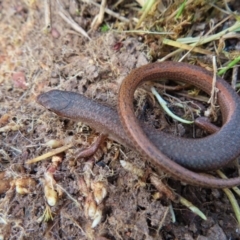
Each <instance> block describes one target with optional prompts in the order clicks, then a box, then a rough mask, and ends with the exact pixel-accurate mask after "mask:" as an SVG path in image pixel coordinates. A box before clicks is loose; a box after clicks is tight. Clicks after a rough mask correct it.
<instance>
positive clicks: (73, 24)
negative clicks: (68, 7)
mask: <svg viewBox="0 0 240 240" xmlns="http://www.w3.org/2000/svg"><path fill="white" fill-rule="evenodd" d="M59 15H60V16H61V17H62V19H63V20H64V21H66V22H67V23H68V24H69V25H70V26H71V27H72V28H73V29H74V30H75V31H77V32H79V33H81V34H82V35H83V36H84V37H86V38H88V39H89V40H91V38H90V37H89V36H88V34H87V33H86V32H85V30H83V28H81V27H80V26H79V25H78V24H77V23H76V22H74V20H73V19H72V18H71V16H70V15H69V16H66V15H64V13H63V12H61V11H60V12H59Z"/></svg>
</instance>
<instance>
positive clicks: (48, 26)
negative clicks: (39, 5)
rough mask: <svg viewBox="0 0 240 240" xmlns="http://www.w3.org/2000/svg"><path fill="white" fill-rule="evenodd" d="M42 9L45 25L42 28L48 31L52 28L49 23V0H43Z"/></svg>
mask: <svg viewBox="0 0 240 240" xmlns="http://www.w3.org/2000/svg"><path fill="white" fill-rule="evenodd" d="M44 10H45V27H44V30H47V31H50V30H51V28H52V24H51V8H50V2H49V0H45V1H44Z"/></svg>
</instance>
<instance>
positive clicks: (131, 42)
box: [0, 0, 240, 240]
mask: <svg viewBox="0 0 240 240" xmlns="http://www.w3.org/2000/svg"><path fill="white" fill-rule="evenodd" d="M47 2H48V1H38V2H36V1H34V0H25V1H15V0H13V1H0V19H1V21H0V31H1V35H0V63H1V66H0V69H1V71H0V171H1V173H0V181H1V182H0V239H99V240H101V239H102V240H104V239H109V240H115V239H116V240H117V239H128V240H130V239H136V240H138V239H139V240H140V239H148V240H150V239H169V240H170V239H186V240H191V239H198V240H206V239H232V240H233V239H240V226H239V224H238V222H237V220H236V216H235V215H234V212H233V209H232V206H231V204H230V202H229V200H228V198H227V196H226V195H225V193H224V191H222V190H217V189H205V188H199V187H195V186H189V185H185V184H182V183H180V182H178V181H173V180H171V178H167V176H166V175H161V176H160V175H158V179H157V181H159V184H160V183H161V179H163V182H164V183H168V184H169V186H170V187H171V189H172V190H173V191H174V192H175V193H176V194H179V195H181V196H182V197H184V198H186V199H187V200H188V201H190V202H191V203H192V204H194V205H195V206H196V207H198V208H199V209H200V210H201V211H202V212H203V213H204V214H205V215H206V217H207V220H203V219H202V218H200V217H199V216H197V215H196V214H195V213H193V212H192V211H190V210H189V209H188V208H187V207H186V206H183V205H182V204H181V203H179V201H171V200H170V199H171V196H166V195H167V194H163V195H164V196H165V197H161V193H159V192H158V190H157V188H156V186H155V185H154V184H153V182H152V181H150V178H149V175H148V174H147V173H149V172H151V173H155V170H154V166H152V165H151V164H150V163H149V162H148V161H145V160H144V159H143V157H142V156H141V155H139V154H138V153H136V152H134V151H132V150H130V149H128V148H126V147H124V146H122V145H120V144H118V143H117V142H113V141H111V140H109V139H107V140H105V141H104V143H103V144H102V145H101V148H100V149H99V150H98V151H97V153H96V154H95V155H94V156H92V157H88V158H84V159H83V158H81V159H76V156H77V154H78V153H79V152H81V150H82V149H85V148H87V147H88V146H90V145H91V143H93V142H94V141H95V140H96V137H97V133H96V132H95V131H94V129H90V128H89V127H88V125H87V123H80V122H76V121H72V120H68V119H65V118H61V117H59V116H57V115H55V114H53V113H51V112H49V111H47V110H46V109H44V108H43V107H42V106H40V105H39V104H37V102H36V97H37V96H38V95H39V94H40V93H42V92H46V91H49V90H51V89H60V90H68V91H74V92H78V93H82V94H84V95H85V96H86V97H89V98H92V99H94V100H96V101H99V102H103V103H105V104H107V105H109V106H111V107H113V108H115V107H116V105H117V97H116V96H117V93H118V89H119V86H120V84H121V82H122V80H123V79H124V77H126V76H127V75H128V74H129V72H130V71H131V70H132V69H134V68H136V67H140V66H142V65H145V64H147V63H148V62H151V61H156V60H157V59H159V58H161V57H164V56H166V55H167V54H169V53H170V52H171V51H173V48H171V47H169V46H168V47H166V46H164V45H163V44H162V39H163V36H159V35H156V36H155V35H148V34H136V33H128V32H123V30H129V29H134V26H135V25H136V21H135V20H134V19H136V18H139V9H140V6H139V5H138V4H137V2H135V1H120V4H119V5H117V6H115V7H114V4H116V2H117V1H108V7H109V8H110V9H112V10H113V11H115V12H116V13H118V14H119V15H121V16H125V20H127V21H126V22H124V20H121V19H116V18H115V17H113V16H111V15H109V14H105V16H104V22H103V23H102V24H100V26H98V27H97V28H96V29H93V28H92V27H91V23H92V21H93V19H94V17H95V16H96V15H97V14H98V13H99V8H98V7H96V6H94V5H92V4H90V3H84V2H82V1H57V0H53V1H51V3H50V5H51V17H50V20H51V28H49V25H48V22H47V21H48V20H49V18H47V17H46V16H47V8H46V5H44V4H45V3H47ZM160 2H162V1H158V3H159V5H161V4H160ZM180 2H182V1H180ZM180 2H179V1H175V5H174V4H173V3H171V1H163V3H162V4H165V6H169V5H170V4H172V5H173V6H175V10H176V6H179V5H180ZM196 2H199V4H198V5H197V6H198V8H199V11H197V12H196V14H195V15H194V17H195V18H196V19H198V20H196V21H195V22H194V23H193V24H195V25H193V24H192V25H191V24H190V23H189V22H190V21H189V19H186V20H184V21H183V20H182V22H181V27H180V25H177V24H176V23H175V25H174V24H173V27H172V28H170V27H169V28H167V27H166V28H165V27H164V26H165V25H164V24H166V23H164V21H162V18H160V17H159V18H158V17H156V15H157V14H159V11H160V10H159V9H160V7H159V5H158V7H157V8H156V9H155V12H154V13H152V15H151V18H148V19H147V20H146V26H145V27H146V29H148V28H147V27H149V28H150V26H151V27H153V24H152V23H151V21H153V19H154V21H155V24H156V22H157V21H158V22H157V26H158V27H156V25H154V26H155V28H154V29H155V31H157V30H158V31H164V32H173V33H174V36H172V39H174V38H175V37H176V36H177V35H178V36H182V37H183V36H184V34H187V33H188V34H190V32H194V31H195V32H197V31H200V30H198V29H201V31H202V30H203V29H204V28H208V27H209V25H208V24H210V23H205V21H209V19H212V20H213V21H215V23H218V22H220V21H221V20H222V19H224V18H225V17H226V16H227V15H225V13H224V12H223V11H220V10H219V9H217V8H214V7H213V6H211V5H209V4H207V3H206V2H205V1H196ZM213 2H214V4H215V5H216V6H218V7H219V8H224V4H223V1H213ZM232 2H233V1H232ZM231 7H232V8H234V9H233V10H239V9H240V8H239V6H238V5H237V3H236V4H232V5H231ZM203 9H204V10H205V12H204V11H201V10H203ZM195 10H196V9H195ZM171 11H172V12H173V10H171ZM188 11H189V12H191V11H192V12H193V9H191V8H190V7H189V8H188ZM172 12H170V13H172ZM189 12H188V14H189ZM61 13H62V14H63V13H64V14H65V16H67V17H68V19H69V16H71V18H72V20H73V21H74V22H76V25H77V26H81V27H82V28H83V29H85V30H86V31H87V34H88V35H87V36H83V35H82V34H81V33H79V31H77V30H76V29H74V28H73V25H72V24H70V23H69V22H66V21H65V20H64V19H63V17H62V15H61ZM170 13H168V15H170ZM204 14H205V15H204ZM206 14H207V18H206ZM163 15H164V14H163ZM187 16H188V15H185V17H186V18H187ZM156 19H158V20H156ZM206 19H207V20H206ZM169 21H170V20H169ZM233 21H234V19H232V18H230V19H228V21H227V22H225V23H224V24H222V25H224V26H222V25H221V26H220V27H221V29H223V28H224V27H226V26H229V25H231V24H232V23H233ZM173 22H174V21H173ZM151 24H152V25H151ZM169 24H170V23H169ZM168 26H170V25H168ZM158 28H159V29H158ZM190 29H191V31H190ZM219 31H221V30H219ZM181 34H182V35H181ZM175 35H176V36H175ZM167 36H168V35H167ZM170 36H171V35H170ZM164 37H166V35H164ZM168 37H169V36H168ZM169 38H170V37H169ZM235 41H236V39H235ZM228 44H229V43H228ZM231 44H232V43H231V42H230V45H231ZM207 47H208V48H209V49H211V50H213V49H214V45H211V46H210V47H209V46H207ZM207 47H206V48H207ZM215 47H216V46H215ZM213 51H214V50H213ZM182 55H183V54H182ZM182 55H177V56H174V57H172V58H170V59H169V60H173V61H177V60H179V59H180V57H181V56H182ZM184 61H185V62H189V63H193V64H197V65H201V66H204V67H207V68H209V66H211V61H212V60H211V57H208V56H206V55H204V56H202V55H197V54H195V55H194V54H192V55H191V54H190V55H188V56H187V57H186V58H185V60H184ZM218 61H222V62H221V63H222V64H223V63H224V61H226V60H224V58H221V60H218ZM210 70H211V69H210ZM238 79H239V78H238ZM137 96H138V99H139V100H140V103H139V104H138V106H137V107H138V110H139V111H140V110H142V108H143V107H144V106H145V105H151V101H150V100H149V99H151V97H149V93H147V92H146V90H145V89H141V90H139V91H138V94H137ZM148 102H150V104H149V103H148ZM202 105H203V108H206V106H205V104H202ZM159 111H160V113H159ZM176 111H177V113H178V111H179V110H176ZM151 113H152V112H151ZM153 113H154V114H155V115H158V116H160V120H159V121H161V124H160V125H161V127H163V128H164V127H166V126H167V131H171V132H174V131H175V128H176V125H177V124H174V123H173V122H172V121H171V120H169V119H167V118H165V117H164V115H163V113H162V112H161V110H159V109H158V110H154V111H153ZM179 113H180V114H182V112H181V111H180V112H179ZM149 115H150V118H151V117H152V115H151V114H149ZM153 121H155V118H154V120H153ZM169 123H171V124H169ZM169 125H170V126H169ZM178 127H179V128H183V129H184V126H182V125H181V124H179V126H178ZM186 132H187V130H183V135H184V134H187V133H186ZM188 134H189V133H188ZM200 134H202V132H201V133H200ZM61 147H63V148H64V147H65V149H64V150H61V151H59V152H56V153H54V152H53V153H52V151H54V149H59V148H61ZM46 153H49V155H48V156H45V157H43V160H42V161H38V162H35V163H31V164H28V163H27V161H29V160H31V159H34V158H36V157H39V156H42V155H43V154H46ZM121 161H126V162H127V163H131V164H133V165H130V166H129V167H127V168H124V167H123V166H122V164H121V163H123V162H121ZM142 170H143V171H144V174H143V173H142V172H141V171H142ZM139 171H140V173H139ZM136 172H137V173H136ZM236 172H237V170H236V168H234V167H229V168H228V169H227V171H225V173H227V174H228V176H229V177H232V176H233V175H234V174H235V175H236ZM138 173H139V174H138ZM157 174H159V173H157ZM236 198H237V201H238V203H240V199H239V197H237V196H236ZM174 217H175V221H174V220H173V218H174Z"/></svg>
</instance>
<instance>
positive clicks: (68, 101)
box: [37, 62, 240, 188]
mask: <svg viewBox="0 0 240 240" xmlns="http://www.w3.org/2000/svg"><path fill="white" fill-rule="evenodd" d="M161 78H165V79H170V80H177V81H182V82H185V83H188V84H192V85H194V86H196V87H198V88H200V89H202V90H203V91H205V92H206V93H208V94H210V91H211V88H212V74H211V73H209V72H208V71H206V70H204V69H203V68H200V67H197V66H193V65H189V64H186V63H174V62H163V63H151V64H148V65H145V66H143V67H140V68H137V69H135V70H133V71H132V72H131V73H130V74H129V75H128V76H127V77H126V78H125V79H124V81H123V83H122V85H121V87H120V91H119V97H118V112H119V113H117V111H116V110H114V109H112V108H110V107H108V106H105V105H102V104H100V103H96V102H94V101H92V100H90V99H88V98H86V97H84V96H83V95H80V94H77V93H73V92H67V91H59V90H52V91H49V92H46V93H43V94H40V95H39V96H38V98H37V101H38V102H39V103H40V104H41V105H43V106H44V107H46V108H47V109H49V110H51V111H53V112H55V113H56V114H57V115H59V116H62V117H67V118H70V119H74V120H78V121H82V122H86V123H87V124H89V125H90V126H91V127H93V128H95V129H96V130H97V131H99V132H103V133H106V134H108V135H109V137H110V138H112V139H113V140H116V141H118V142H120V143H122V144H124V145H126V146H128V147H131V148H133V149H135V150H137V151H139V152H140V153H141V154H143V155H144V156H145V157H146V158H147V159H150V160H151V162H152V163H153V164H154V166H156V167H158V168H160V169H161V170H163V171H165V172H167V173H168V174H169V175H171V176H172V177H174V178H175V179H178V180H182V181H184V182H186V183H189V184H192V185H198V186H203V187H214V188H224V187H231V186H236V185H240V178H233V179H229V180H224V179H217V178H210V177H206V176H204V175H201V174H198V173H195V172H193V171H191V170H197V171H200V170H204V171H206V170H214V169H218V168H220V167H222V166H224V165H226V164H227V163H228V162H230V161H232V160H233V159H235V158H236V157H237V156H238V155H240V98H239V96H238V95H237V93H236V92H235V91H234V90H233V89H232V88H231V87H230V86H229V84H227V83H226V82H225V81H224V80H223V79H221V78H217V85H216V87H217V88H218V90H219V92H218V94H217V97H218V103H219V105H220V108H221V112H222V117H223V126H222V127H221V129H220V130H219V131H218V132H217V133H215V134H212V135H210V136H208V137H205V138H201V139H185V138H180V137H174V136H171V135H168V134H165V133H163V132H157V131H156V130H155V129H152V128H150V127H149V126H146V125H143V124H142V123H140V124H139V122H138V120H137V119H136V117H135V114H134V109H133V94H134V92H135V90H136V88H137V87H139V85H141V84H142V83H143V82H146V81H157V80H158V81H159V80H160V79H161ZM187 168H188V169H191V170H188V169H187Z"/></svg>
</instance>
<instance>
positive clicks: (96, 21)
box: [91, 0, 107, 30]
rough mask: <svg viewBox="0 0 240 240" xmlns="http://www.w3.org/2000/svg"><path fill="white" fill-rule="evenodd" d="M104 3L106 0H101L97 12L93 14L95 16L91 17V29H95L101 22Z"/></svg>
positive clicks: (105, 3)
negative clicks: (95, 14)
mask: <svg viewBox="0 0 240 240" xmlns="http://www.w3.org/2000/svg"><path fill="white" fill-rule="evenodd" d="M106 5H107V0H102V2H101V6H100V9H99V14H98V15H97V16H95V18H94V19H93V21H92V23H91V29H93V30H96V29H97V28H98V27H99V25H100V24H101V23H102V22H103V18H104V12H105V8H106Z"/></svg>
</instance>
